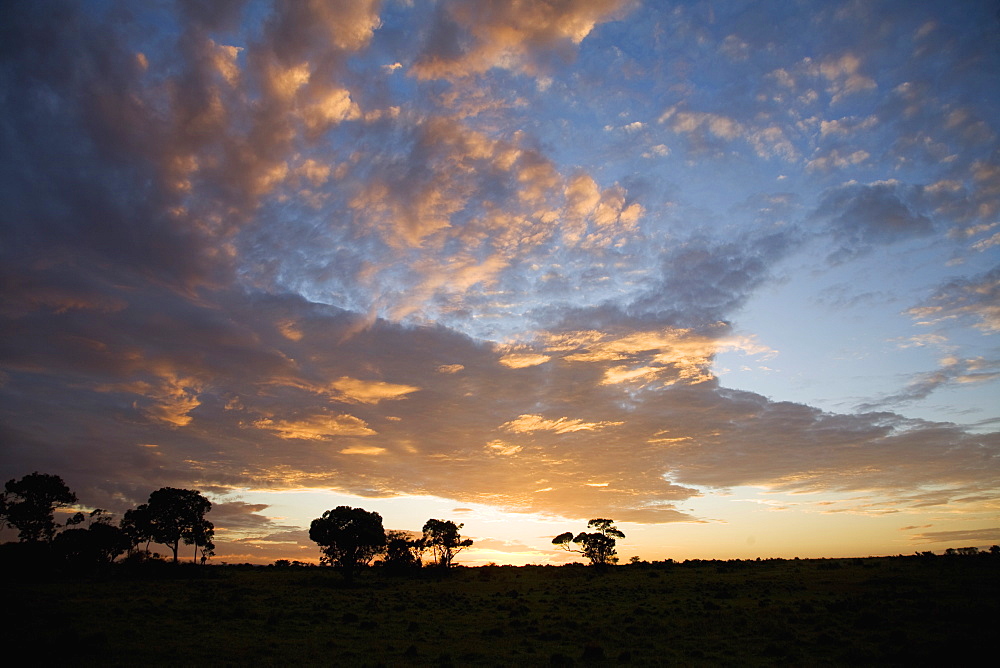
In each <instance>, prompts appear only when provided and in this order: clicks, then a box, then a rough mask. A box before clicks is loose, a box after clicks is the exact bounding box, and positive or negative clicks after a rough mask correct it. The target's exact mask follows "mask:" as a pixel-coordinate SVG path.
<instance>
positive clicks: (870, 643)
mask: <svg viewBox="0 0 1000 668" xmlns="http://www.w3.org/2000/svg"><path fill="white" fill-rule="evenodd" d="M998 575H1000V558H996V557H991V556H988V555H981V556H978V557H944V556H939V557H931V558H926V557H925V558H918V557H905V558H903V557H896V558H867V559H838V560H802V561H798V560H792V561H762V562H686V563H684V564H672V565H671V564H651V565H636V566H619V567H615V568H613V569H611V570H609V571H608V572H605V573H599V572H596V571H594V570H592V569H590V568H584V567H563V568H554V567H534V566H528V567H524V568H514V567H493V566H487V567H483V568H456V569H453V570H452V571H451V572H449V573H439V572H436V571H434V570H432V569H424V570H423V571H421V572H419V573H417V574H414V575H411V576H393V575H390V574H387V573H385V572H382V571H379V570H375V569H373V570H369V571H368V572H366V573H363V574H362V575H361V577H360V578H359V579H358V581H357V582H356V583H355V584H353V585H348V584H346V583H345V582H344V581H343V579H342V578H341V577H340V575H339V574H338V573H336V572H334V571H332V570H330V569H326V568H284V569H278V568H273V567H257V568H251V567H239V566H228V567H223V566H209V567H178V568H172V567H166V568H160V569H156V570H153V571H147V572H138V573H137V572H131V573H127V572H123V571H113V572H109V573H105V574H103V575H101V576H93V575H91V576H87V577H69V576H63V577H60V578H58V579H49V580H48V581H42V580H39V581H31V578H28V579H27V580H28V581H25V579H19V578H17V577H11V574H10V573H9V572H8V573H7V582H6V584H5V585H4V590H5V591H4V605H3V609H4V620H3V624H4V626H3V628H4V632H5V633H4V635H5V636H6V638H7V640H6V642H5V643H4V645H5V649H6V654H7V656H8V657H12V656H16V653H15V648H17V647H24V648H26V649H27V650H28V654H27V656H29V657H31V659H30V660H29V661H28V662H27V663H30V664H34V665H46V664H48V665H51V664H52V662H55V661H59V662H65V663H67V664H68V665H101V666H108V665H168V664H169V665H175V666H230V665H295V664H299V665H302V664H309V665H316V664H326V665H337V666H354V665H359V666H360V665H369V666H379V665H389V666H393V665H435V666H442V665H444V666H447V665H455V666H463V665H504V666H510V665H543V666H547V665H573V664H579V665H640V666H641V665H685V666H689V665H719V664H729V665H741V666H742V665H801V666H816V665H852V666H856V665H914V664H915V665H929V664H947V665H954V664H956V663H958V662H959V661H962V660H973V661H975V662H976V663H983V659H984V657H989V656H991V655H992V656H993V657H994V658H995V650H996V646H997V645H996V642H997V641H996V636H995V633H996V631H997V628H998V620H1000V597H998V595H1000V578H998ZM989 661H990V660H989V659H987V662H989Z"/></svg>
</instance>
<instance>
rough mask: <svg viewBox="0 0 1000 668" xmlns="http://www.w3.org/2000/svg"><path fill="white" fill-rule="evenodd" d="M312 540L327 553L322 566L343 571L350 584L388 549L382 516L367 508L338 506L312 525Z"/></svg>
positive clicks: (310, 534)
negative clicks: (355, 575) (359, 569)
mask: <svg viewBox="0 0 1000 668" xmlns="http://www.w3.org/2000/svg"><path fill="white" fill-rule="evenodd" d="M309 539H310V540H312V541H313V542H315V543H316V544H318V545H319V546H320V550H321V551H322V552H323V557H322V558H321V560H320V561H321V563H324V564H329V565H331V566H334V567H336V568H339V569H341V572H342V573H343V574H344V577H346V578H347V579H348V580H350V579H352V578H353V577H354V573H355V571H356V570H357V569H358V568H360V567H363V566H367V565H368V564H370V563H371V560H372V559H373V558H374V557H375V555H376V554H379V553H380V552H381V551H382V550H383V549H384V548H385V542H386V541H385V529H384V528H383V527H382V516H381V515H379V514H378V513H375V512H368V511H367V510H364V509H363V508H352V507H350V506H337V507H336V508H334V509H333V510H328V511H326V512H325V513H323V515H322V516H321V517H318V518H316V519H314V520H313V521H312V524H310V525H309Z"/></svg>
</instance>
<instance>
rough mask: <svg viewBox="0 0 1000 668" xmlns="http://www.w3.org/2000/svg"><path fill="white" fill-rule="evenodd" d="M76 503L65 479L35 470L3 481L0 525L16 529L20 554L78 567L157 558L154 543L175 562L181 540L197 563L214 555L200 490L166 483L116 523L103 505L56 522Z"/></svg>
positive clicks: (208, 507) (208, 504)
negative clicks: (161, 546) (18, 477)
mask: <svg viewBox="0 0 1000 668" xmlns="http://www.w3.org/2000/svg"><path fill="white" fill-rule="evenodd" d="M74 505H77V496H76V494H75V493H73V492H72V491H71V490H70V489H69V487H68V486H67V485H66V483H65V482H63V479H62V478H60V477H59V476H57V475H50V474H47V473H38V472H37V471H36V472H34V473H31V474H29V475H26V476H24V477H23V478H21V479H20V480H14V479H11V480H8V481H7V483H6V484H5V485H4V491H3V493H2V494H0V526H8V527H12V528H14V529H16V530H17V532H18V540H19V543H20V545H21V546H22V547H21V548H19V553H21V554H23V555H25V556H28V557H30V558H38V557H46V558H48V559H49V560H52V559H55V560H58V561H64V562H67V563H71V564H74V565H100V564H109V563H112V562H114V561H115V560H116V559H119V558H120V557H122V556H123V555H124V556H125V559H127V560H129V561H133V562H142V561H148V560H155V559H159V555H157V554H154V553H153V552H151V551H150V549H149V548H150V545H151V544H152V543H154V542H155V543H158V544H161V545H165V546H167V547H168V548H169V549H170V551H171V553H172V555H173V562H174V563H177V561H178V556H179V555H178V553H179V551H180V546H181V543H183V544H185V545H191V546H193V547H194V551H193V555H192V560H193V561H197V560H198V557H199V555H200V557H201V562H202V563H204V562H205V561H206V560H207V559H208V558H209V557H211V556H212V554H214V550H215V544H214V543H213V542H212V538H213V537H214V534H215V527H214V525H213V524H212V523H211V522H210V521H208V520H207V519H205V514H206V513H207V512H209V511H210V510H211V509H212V503H211V502H210V501H209V500H208V499H206V498H205V497H204V496H202V495H201V493H200V492H197V491H193V490H189V489H177V488H174V487H162V488H160V489H158V490H156V491H154V492H152V493H151V494H150V495H149V500H148V501H147V502H146V503H144V504H142V505H140V506H138V507H137V508H132V509H130V510H127V511H125V514H124V516H123V517H122V518H121V520H120V521H119V522H118V523H117V524H115V523H114V522H113V520H112V516H111V514H110V513H108V511H106V510H103V509H101V508H96V509H94V510H92V511H90V512H89V513H85V512H82V511H78V512H75V513H73V514H72V515H70V516H69V518H68V519H66V520H65V521H64V522H60V521H57V520H56V512H57V511H58V510H60V509H63V508H70V507H72V506H74ZM8 551H9V550H8Z"/></svg>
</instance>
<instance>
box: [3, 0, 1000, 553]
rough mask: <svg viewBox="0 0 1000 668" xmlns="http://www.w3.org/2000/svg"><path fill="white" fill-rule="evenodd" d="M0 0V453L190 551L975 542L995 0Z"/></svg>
mask: <svg viewBox="0 0 1000 668" xmlns="http://www.w3.org/2000/svg"><path fill="white" fill-rule="evenodd" d="M0 12H2V16H0V155H2V156H3V159H2V160H0V201H3V203H4V205H3V207H0V285H2V291H0V474H2V475H0V478H2V479H3V480H8V479H11V478H19V477H21V476H23V475H26V474H28V473H31V472H33V471H36V470H37V471H41V472H43V473H50V474H56V475H60V476H62V477H63V479H64V480H65V481H66V482H67V484H68V485H69V486H70V487H71V488H72V489H73V490H74V491H75V492H76V493H77V495H78V496H79V498H80V501H81V503H82V504H83V505H84V506H86V507H87V508H93V507H101V508H105V509H108V510H111V511H112V512H114V513H116V514H117V515H118V516H120V514H121V513H122V512H124V510H126V509H127V508H131V507H134V506H135V505H138V504H139V503H142V502H144V501H145V500H146V498H147V496H148V495H149V493H150V492H151V491H153V490H155V489H158V488H160V487H164V486H171V487H180V488H186V489H198V490H200V491H202V492H203V493H204V494H206V496H208V497H209V498H210V499H211V500H212V501H213V503H214V508H213V510H212V512H211V513H210V514H209V515H208V519H210V520H212V521H213V522H214V524H215V526H216V544H217V549H216V553H217V556H216V560H217V561H227V562H229V563H241V562H251V563H269V562H271V561H273V560H275V559H277V558H286V559H299V560H302V561H317V560H318V558H319V556H320V554H319V550H318V548H317V546H316V545H315V544H314V543H312V542H310V541H309V539H308V525H309V522H310V521H311V520H312V519H313V518H316V517H319V516H320V515H321V514H322V513H323V512H324V511H325V510H328V509H330V508H334V507H335V506H338V505H349V506H355V507H363V508H365V509H367V510H371V511H376V512H379V513H380V514H381V515H382V516H383V518H384V523H385V526H386V528H387V529H406V530H419V529H420V528H421V526H422V525H423V522H424V521H425V520H427V519H429V518H438V519H450V520H453V521H456V522H460V523H463V524H464V525H465V526H464V528H463V535H466V536H468V537H470V538H472V539H473V540H474V541H475V546H474V547H473V548H471V549H469V550H468V551H466V552H465V553H463V554H462V555H461V556H460V557H459V559H458V561H459V562H460V563H465V564H469V565H475V564H481V563H488V562H495V563H510V564H524V563H537V564H547V563H552V564H557V563H563V562H565V561H567V560H573V559H577V558H579V555H572V554H569V553H566V552H563V551H560V550H558V549H556V548H555V547H554V546H553V545H552V544H551V539H552V538H553V537H554V536H556V535H558V534H560V533H563V532H564V531H574V532H575V531H580V530H583V529H585V526H586V522H587V520H589V519H591V518H599V517H600V518H611V519H614V520H615V521H616V522H617V524H618V526H619V528H620V529H621V530H622V531H624V533H625V534H626V538H625V539H624V540H622V541H619V555H620V556H621V557H622V558H623V559H628V558H629V557H630V556H633V555H636V556H640V557H641V558H643V559H648V560H653V559H657V560H658V559H667V558H673V559H678V560H682V559H694V558H700V559H731V558H756V557H763V558H767V557H787V558H791V557H795V556H798V557H803V558H805V557H843V556H865V555H882V554H911V553H913V552H914V551H924V550H934V551H938V552H940V551H942V550H944V549H945V548H948V547H961V546H966V545H976V546H979V547H988V546H989V545H991V544H995V543H1000V493H998V492H1000V432H998V429H1000V345H998V344H1000V341H998V334H1000V141H998V133H1000V79H998V77H997V72H1000V5H998V4H997V3H996V2H993V1H989V2H986V1H977V0H965V1H964V2H950V1H948V2H945V1H941V2H934V1H923V2H913V1H882V0H866V1H864V2H861V1H843V2H829V1H825V0H824V1H818V0H797V1H787V2H782V1H779V2H747V1H742V2H741V1H728V0H727V1H726V2H710V1H695V2H652V1H647V2H639V1H633V0H537V1H534V2H524V1H519V0H479V1H473V0H439V1H427V2H419V1H415V0H414V1H412V2H408V1H405V0H385V1H383V2H377V1H374V0H339V1H337V0H334V1H331V2H321V1H319V0H302V1H300V2H278V1H274V2H269V1H264V0H247V1H245V2H244V1H241V0H215V1H208V0H177V1H176V2H168V1H166V0H164V1H162V2H151V3H134V2H116V1H97V0H95V1H94V2H58V1H46V2H38V3H13V2H11V3H4V4H3V6H2V9H0ZM5 537H6V538H7V539H13V534H12V533H11V531H10V530H9V529H8V530H6V533H5Z"/></svg>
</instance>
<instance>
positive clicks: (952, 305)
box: [907, 267, 1000, 334]
mask: <svg viewBox="0 0 1000 668" xmlns="http://www.w3.org/2000/svg"><path fill="white" fill-rule="evenodd" d="M907 313H908V314H909V315H910V316H912V317H914V318H918V319H919V323H920V324H925V325H935V324H941V323H944V322H947V321H948V320H949V319H953V318H962V319H971V320H973V321H974V324H973V326H974V327H976V328H977V329H979V330H981V331H982V332H983V333H985V334H989V333H992V332H1000V267H994V268H993V269H991V270H989V271H987V272H984V273H982V274H979V275H977V276H973V277H971V278H957V279H954V280H952V281H949V282H947V283H945V284H943V285H941V286H939V287H938V288H937V290H936V291H935V292H934V294H932V295H931V296H930V298H929V299H928V300H927V301H926V302H925V303H924V304H921V305H919V306H914V307H913V308H911V309H909V310H908V311H907Z"/></svg>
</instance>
